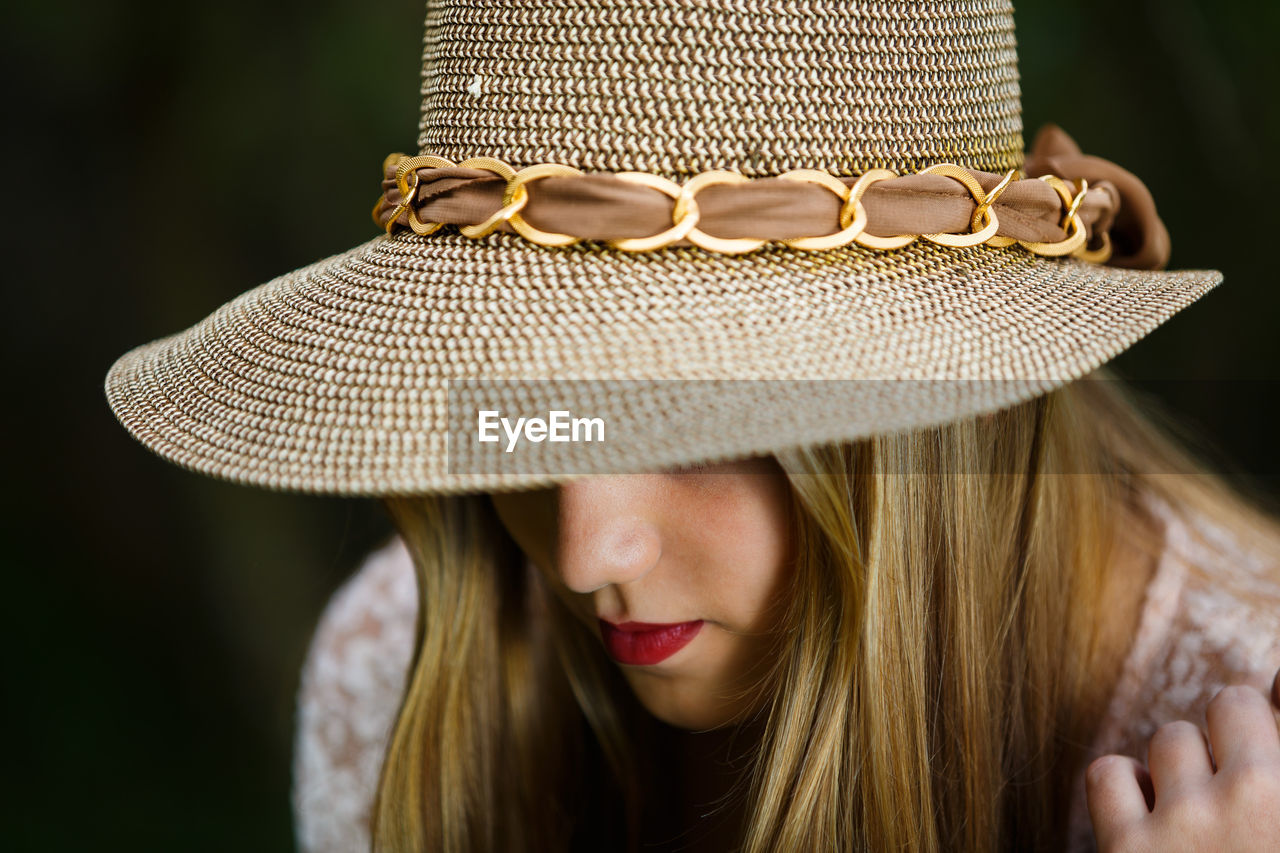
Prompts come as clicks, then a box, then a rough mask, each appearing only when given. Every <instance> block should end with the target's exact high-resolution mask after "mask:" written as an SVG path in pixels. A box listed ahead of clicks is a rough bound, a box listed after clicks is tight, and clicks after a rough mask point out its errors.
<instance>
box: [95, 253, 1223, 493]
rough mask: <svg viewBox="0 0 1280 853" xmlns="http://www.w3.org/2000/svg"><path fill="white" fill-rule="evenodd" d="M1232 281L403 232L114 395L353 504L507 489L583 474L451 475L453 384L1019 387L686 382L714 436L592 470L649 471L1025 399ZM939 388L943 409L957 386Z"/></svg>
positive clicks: (992, 257) (681, 432) (262, 296)
mask: <svg viewBox="0 0 1280 853" xmlns="http://www.w3.org/2000/svg"><path fill="white" fill-rule="evenodd" d="M1218 278H1219V276H1218V274H1217V273H1204V272H1188V273H1150V272H1132V271H1126V270H1113V269H1106V270H1103V269H1099V268H1097V267H1093V266H1090V265H1088V264H1085V263H1083V262H1079V261H1045V260H1040V259H1035V258H1033V257H1031V256H1029V255H1027V254H1026V253H1024V252H1021V251H1019V250H1017V249H989V248H985V247H978V248H973V249H965V250H951V249H943V248H940V247H934V246H930V245H925V244H921V245H914V246H911V247H908V248H906V249H903V250H900V251H899V252H896V253H893V254H880V253H875V252H869V251H866V250H861V249H844V250H839V251H834V252H827V253H822V254H819V255H810V254H804V253H799V252H795V251H791V250H787V249H777V250H772V251H765V252H759V253H755V254H752V255H743V256H723V255H713V254H709V253H706V252H703V251H702V250H700V249H673V250H666V251H663V252H656V253H652V254H647V255H628V254H624V253H620V252H605V251H592V250H589V249H584V248H579V247H571V248H568V249H561V250H548V249H537V248H534V249H531V248H530V247H529V245H528V244H527V243H525V242H524V241H522V240H521V239H520V238H518V237H515V236H513V235H503V234H495V235H493V236H491V237H490V238H488V239H486V240H485V241H482V242H477V241H472V240H469V239H467V238H465V237H461V236H459V235H456V234H449V235H445V234H439V235H432V236H431V237H419V236H417V235H413V234H404V235H401V236H397V237H393V238H388V237H378V238H376V239H375V240H373V241H371V242H370V243H368V244H365V245H364V246H361V247H358V248H356V249H354V250H352V251H351V252H349V253H346V254H344V255H340V256H337V257H335V258H331V259H329V260H326V261H322V262H320V263H318V264H316V265H313V266H311V267H307V268H304V269H302V270H299V271H297V272H294V273H290V274H288V275H285V276H283V277H281V278H279V279H276V280H275V281H272V282H269V283H268V284H266V285H263V286H262V287H260V288H258V289H257V290H254V291H251V292H249V293H247V294H245V295H244V296H242V297H240V298H239V299H237V300H235V301H234V302H232V303H230V304H228V305H227V306H224V307H223V308H222V309H220V310H219V311H218V312H216V313H215V314H214V315H213V316H211V317H210V318H208V319H207V320H205V321H204V322H203V323H201V324H200V325H198V326H196V327H195V328H193V329H191V330H189V331H188V332H185V333H183V334H181V335H178V336H176V337H173V338H169V339H166V340H162V341H158V342H156V343H154V344H151V345H148V346H146V347H143V348H141V349H139V350H136V351H134V352H133V353H130V354H129V355H127V356H125V357H124V358H123V359H121V361H120V362H118V363H117V364H116V366H115V367H114V368H113V370H112V372H111V375H110V376H109V378H108V393H109V396H110V399H111V403H112V406H113V408H114V409H115V411H116V413H117V414H118V415H119V417H120V418H121V420H122V421H123V422H124V423H125V425H126V426H127V427H128V428H129V429H130V430H131V431H132V432H133V433H134V434H135V435H136V436H137V437H138V438H139V439H141V440H142V441H143V442H144V443H145V444H147V445H148V446H149V447H151V448H152V449H154V450H156V451H157V452H159V453H161V454H162V455H164V456H166V457H167V458H169V459H172V460H173V461H175V462H178V463H180V464H182V465H185V466H188V467H190V468H193V469H195V470H197V471H201V472H203V473H206V474H212V475H214V476H218V477H224V478H227V479H232V480H236V481H240V482H244V483H252V484H256V485H262V486H269V487H275V488H286V489H299V490H306V491H321V492H336V493H347V494H378V493H406V492H440V493H447V492H457V491H478V490H485V491H488V490H492V489H499V488H514V487H518V486H531V485H538V484H542V483H550V482H554V481H556V480H558V479H562V476H561V475H563V473H564V469H563V468H557V467H555V466H554V465H552V467H550V468H549V470H544V471H537V470H534V471H520V470H512V471H509V472H505V473H504V472H498V473H493V474H451V473H450V470H449V460H448V458H447V454H446V439H445V434H446V429H447V424H448V420H447V412H446V402H447V400H446V389H445V380H446V379H461V378H485V377H488V378H513V379H521V378H527V379H537V378H541V377H560V378H618V379H622V378H629V379H642V378H662V379H691V380H692V379H698V380H717V379H720V380H724V379H775V380H783V379H841V380H847V379H854V378H857V379H864V380H870V379H895V380H903V384H904V385H905V384H906V380H912V379H949V380H953V379H985V380H1002V381H996V382H990V383H986V384H984V385H982V386H980V387H981V388H983V389H984V391H985V393H986V394H987V395H988V396H987V397H985V398H982V399H971V400H961V401H959V402H958V403H957V402H956V401H954V400H949V399H939V400H937V401H933V402H931V401H930V400H929V399H928V398H924V399H919V398H916V399H914V400H913V402H914V403H915V407H914V410H913V411H908V412H905V413H904V412H901V411H896V410H895V411H883V410H880V409H877V408H876V401H875V400H866V401H863V402H862V403H861V404H858V403H857V401H855V402H854V404H851V405H846V406H842V407H839V408H836V407H833V406H829V405H822V404H821V401H820V400H814V401H813V405H811V406H810V407H809V408H808V409H806V410H805V411H803V412H799V413H797V412H796V410H795V408H794V407H795V400H794V395H790V394H779V395H777V397H776V399H770V395H768V394H767V393H761V394H759V395H758V396H759V399H756V400H754V401H742V400H740V399H739V400H735V401H734V405H731V406H726V405H721V404H720V403H719V401H718V399H717V398H718V397H720V396H722V395H723V394H724V393H725V392H724V389H723V388H722V386H721V384H720V383H716V382H699V383H689V384H687V385H686V386H685V387H686V389H688V390H689V393H688V394H687V395H686V398H685V399H684V400H683V410H684V411H686V412H691V413H695V415H696V424H697V426H698V427H699V428H697V429H660V428H658V426H657V425H656V424H655V428H654V429H653V430H652V432H651V433H650V436H649V439H650V440H649V444H648V445H647V446H645V447H642V448H639V449H636V448H634V447H630V448H619V450H618V453H619V454H626V455H625V456H618V455H609V454H608V453H607V452H606V453H604V454H603V455H599V454H600V453H601V452H600V451H595V452H596V453H597V454H598V455H597V456H596V457H593V459H597V461H598V465H597V466H596V467H597V468H598V470H601V471H605V470H643V469H645V468H648V467H657V466H663V465H667V464H677V463H684V462H689V461H694V460H699V459H709V458H718V457H724V456H727V455H734V454H737V453H745V452H763V451H766V450H772V449H781V448H784V447H790V446H795V445H800V444H805V443H809V442H817V441H829V440H837V439H842V438H853V437H857V436H859V435H866V434H869V433H871V432H874V431H876V430H877V429H884V428H887V427H891V426H905V425H908V424H910V423H915V424H921V425H922V424H927V423H934V422H938V421H945V420H948V419H950V418H951V417H954V416H958V415H960V414H964V413H966V412H970V411H983V410H990V409H994V408H998V407H1000V406H1002V405H1007V404H1010V403H1013V402H1016V401H1018V400H1019V399H1023V398H1025V397H1029V396H1031V395H1032V393H1034V392H1035V391H1037V390H1039V391H1043V390H1048V389H1049V388H1052V387H1056V386H1057V385H1060V384H1062V383H1063V382H1065V381H1067V380H1069V379H1071V378H1074V377H1077V376H1080V375H1082V374H1084V373H1085V372H1087V371H1088V370H1090V369H1092V368H1093V367H1095V366H1097V365H1099V364H1101V363H1103V362H1104V361H1106V360H1107V359H1109V358H1110V357H1112V356H1113V355H1115V354H1116V353H1118V352H1120V351H1121V350H1123V349H1124V348H1125V347H1127V346H1128V345H1129V344H1131V343H1133V342H1134V341H1135V340H1137V339H1138V338H1140V337H1141V336H1142V335H1144V334H1145V333H1146V332H1148V331H1149V330H1150V329H1152V328H1154V327H1155V326H1157V325H1159V324H1160V323H1161V322H1162V321H1163V320H1164V319H1165V318H1167V317H1169V316H1170V315H1172V314H1173V313H1174V312H1175V311H1177V310H1179V309H1180V308H1182V307H1183V306H1185V305H1187V304H1188V303H1190V302H1191V301H1193V300H1194V299H1196V298H1197V297H1198V296H1200V295H1201V294H1202V293H1204V292H1205V291H1206V290H1208V289H1209V288H1210V287H1212V286H1213V285H1214V284H1215V283H1216V282H1217V281H1218ZM1016 380H1030V381H1031V382H1030V384H1024V383H1022V382H1019V381H1016ZM525 384H526V383H522V382H512V383H511V392H510V393H511V396H512V401H513V408H514V409H515V410H516V411H520V412H522V413H524V414H530V413H531V412H530V407H529V406H528V404H527V403H526V404H525V405H524V406H519V407H516V405H515V404H516V403H518V401H519V399H520V396H521V395H520V388H521V386H522V385H525ZM530 384H535V385H536V383H530ZM848 386H849V388H850V393H852V394H857V393H859V392H860V390H861V391H863V392H865V389H867V388H870V387H873V386H872V384H871V383H865V382H863V383H848ZM928 387H931V388H933V389H934V390H936V391H937V393H938V395H939V397H940V398H945V397H949V396H950V395H951V393H952V391H953V390H954V388H955V387H959V386H956V385H954V384H952V383H936V384H932V385H931V386H928ZM762 388H763V390H764V391H767V388H768V385H767V384H766V385H764V386H762ZM762 388H761V387H757V388H756V389H755V390H757V391H761V390H762ZM575 405H576V408H575V411H578V412H580V413H586V414H590V415H591V416H599V417H604V418H606V419H613V418H615V417H625V416H627V414H628V413H630V412H631V411H632V407H631V406H630V405H629V400H628V399H627V396H626V394H625V393H623V390H622V389H616V388H614V389H611V388H610V387H609V386H608V384H607V383H606V384H604V385H603V386H602V387H601V388H600V389H598V393H597V395H596V397H595V398H594V399H586V400H579V401H577V403H576V404H575ZM532 413H537V410H536V409H535V410H534V412H532ZM797 415H799V418H797ZM890 418H893V419H896V421H897V422H896V423H892V422H890V421H889V419H890ZM780 422H781V423H787V424H797V423H798V424H800V425H801V426H803V430H802V431H801V430H799V429H797V428H795V427H793V428H790V429H787V430H784V431H779V430H778V428H777V425H778V424H779V423H780Z"/></svg>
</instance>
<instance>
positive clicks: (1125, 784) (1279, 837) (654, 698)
mask: <svg viewBox="0 0 1280 853" xmlns="http://www.w3.org/2000/svg"><path fill="white" fill-rule="evenodd" d="M490 499H491V500H492V502H493V506H494V508H495V510H496V511H497V514H498V516H499V518H500V519H501V520H502V523H503V524H504V526H505V527H506V529H507V531H508V532H509V533H510V534H511V536H512V537H513V538H514V539H515V541H516V542H517V543H518V544H519V545H520V547H521V548H522V549H523V551H524V553H525V554H526V555H528V557H529V558H530V559H531V560H532V561H533V562H534V564H535V565H537V566H538V567H539V568H540V569H541V570H542V571H543V572H544V574H545V575H546V577H548V578H549V579H550V581H551V582H552V583H553V584H555V585H557V586H558V587H559V588H560V591H561V593H562V594H564V595H566V596H567V597H568V599H569V600H570V601H571V603H572V605H573V608H574V611H575V613H576V615H578V617H579V618H581V619H582V620H583V621H584V622H585V623H586V624H588V625H590V626H591V628H592V629H593V630H596V629H597V619H599V618H604V619H607V620H609V621H611V622H615V623H618V622H624V621H636V622H655V623H670V622H685V621H692V620H697V619H701V620H705V621H704V625H703V628H702V630H701V631H700V632H699V634H698V636H697V637H695V638H694V640H693V641H692V642H691V643H690V644H689V645H687V646H686V647H684V648H683V649H681V650H680V651H679V652H677V653H676V654H675V655H673V656H671V657H670V658H668V659H667V660H665V661H662V662H661V663H659V664H655V665H651V666H624V665H621V664H620V666H622V670H623V672H624V674H625V676H626V678H627V680H628V681H629V683H630V684H631V687H632V689H633V690H634V691H635V694H636V696H637V698H638V699H639V700H640V702H641V703H642V704H643V705H644V706H645V708H646V709H648V711H649V712H650V713H652V714H653V715H654V716H655V717H657V718H658V719H660V720H662V721H664V722H666V723H668V724H670V725H672V726H675V727H677V728H680V729H685V730H689V731H701V732H713V731H714V730H718V729H725V728H726V727H728V726H730V724H732V723H734V722H735V721H738V720H740V719H742V717H743V716H744V715H745V714H746V713H747V712H749V711H750V710H752V709H753V708H754V707H756V705H757V704H758V702H759V699H760V697H759V695H758V693H756V692H755V691H753V690H752V689H751V688H752V685H753V684H754V680H755V678H756V677H757V676H759V675H760V669H759V666H758V664H759V662H760V661H761V660H766V659H767V655H768V652H769V646H770V639H771V637H770V635H771V633H772V632H774V631H775V630H776V628H777V625H778V617H779V615H780V614H779V610H778V607H777V606H776V605H777V603H778V602H779V601H781V600H783V597H784V595H785V590H786V584H787V581H788V579H789V576H790V571H791V567H792V565H793V563H794V547H793V542H792V541H791V536H790V525H789V516H788V506H789V499H788V486H787V481H786V477H785V475H784V474H783V473H782V471H781V469H780V468H779V467H778V465H777V463H776V462H775V461H774V460H773V459H772V458H771V457H754V458H751V459H745V460H737V461H732V462H726V463H718V464H713V465H709V466H700V467H698V468H696V469H692V470H690V469H681V470H671V471H665V472H660V473H655V474H633V475H625V476H592V477H582V478H579V479H577V480H573V481H569V482H567V483H564V484H561V485H559V486H556V487H552V488H547V489H537V490H530V491H522V492H510V493H501V494H495V495H491V496H490ZM1118 565H1119V566H1120V567H1124V566H1129V567H1130V568H1131V570H1124V571H1121V570H1117V571H1116V572H1114V573H1112V577H1114V578H1117V579H1120V580H1117V581H1116V583H1117V584H1120V585H1119V586H1116V588H1115V589H1113V590H1111V593H1112V594H1111V595H1110V596H1109V597H1108V600H1111V601H1113V602H1116V604H1115V607H1114V609H1113V612H1111V613H1109V614H1103V615H1102V617H1101V618H1102V619H1103V636H1104V638H1105V640H1104V641H1105V642H1106V643H1107V644H1108V645H1109V646H1111V647H1113V648H1114V650H1115V655H1114V657H1115V659H1116V672H1108V673H1099V675H1100V678H1101V679H1102V680H1104V681H1108V682H1109V683H1112V682H1114V677H1115V675H1117V674H1118V667H1119V665H1120V664H1121V663H1122V662H1123V655H1124V649H1126V648H1127V645H1128V640H1129V639H1130V637H1131V636H1132V631H1133V628H1134V627H1135V626H1136V624H1137V618H1138V615H1139V613H1140V610H1141V602H1142V596H1143V593H1144V591H1145V585H1146V584H1145V582H1146V580H1147V579H1148V578H1149V577H1150V569H1151V566H1150V555H1142V554H1136V553H1127V552H1125V551H1124V550H1123V549H1122V551H1121V556H1120V558H1119V563H1118ZM1126 578H1127V579H1128V580H1124V579H1126ZM1135 578H1136V580H1135ZM1272 693H1273V701H1274V704H1275V706H1276V707H1277V708H1280V673H1277V675H1276V683H1275V685H1274V686H1273V688H1272ZM1208 724H1209V728H1208V735H1207V737H1206V736H1205V735H1204V734H1202V733H1201V731H1200V729H1199V728H1198V727H1196V726H1195V725H1193V724H1191V723H1187V722H1176V723H1170V724H1168V725H1166V726H1164V727H1162V728H1161V729H1160V730H1158V731H1157V732H1156V734H1155V735H1154V736H1153V737H1152V739H1151V743H1150V747H1149V751H1148V764H1146V765H1144V764H1142V763H1141V762H1138V761H1136V760H1135V759H1132V758H1129V757H1127V756H1120V755H1107V756H1103V757H1102V758H1099V759H1097V760H1096V761H1094V762H1093V763H1092V764H1091V765H1090V766H1089V768H1088V770H1087V772H1086V784H1087V794H1088V805H1089V810H1090V816H1091V819H1092V821H1093V825H1094V830H1095V834H1096V835H1097V838H1098V844H1099V849H1100V850H1102V851H1104V853H1110V851H1125V853H1127V851H1171V853H1173V852H1174V851H1202V850H1215V851H1257V850H1280V733H1278V731H1277V725H1276V717H1275V715H1274V712H1273V710H1272V703H1271V702H1269V701H1268V698H1267V697H1266V696H1264V695H1263V694H1262V693H1261V692H1259V691H1258V690H1255V689H1253V688H1251V687H1247V686H1236V687H1228V688H1225V689H1224V690H1222V691H1221V692H1220V693H1219V694H1218V695H1217V696H1216V697H1215V699H1214V700H1213V702H1212V703H1211V704H1210V706H1209V709H1208ZM708 736H713V735H704V736H703V737H708ZM714 737H717V738H718V737H719V735H714ZM708 743H709V742H708ZM716 744H717V745H718V744H719V740H717V741H716ZM703 749H706V747H705V746H704V747H703ZM707 763H710V762H707ZM704 769H705V768H704ZM699 772H700V771H699V770H698V769H697V768H696V767H693V766H690V765H689V762H688V761H685V763H684V766H683V767H682V768H681V772H680V773H679V774H677V775H675V776H674V777H672V778H681V776H686V777H687V776H692V775H695V774H698V773H699ZM702 784H705V785H706V786H707V789H706V790H707V792H710V791H713V790H723V785H716V784H713V783H710V782H706V781H705V780H704V783H700V785H702ZM699 799H703V798H701V797H700V798H699ZM703 801H706V799H703ZM735 817H736V816H735ZM688 818H689V819H690V822H692V821H694V820H695V819H696V813H695V812H692V811H691V812H690V814H689V815H688ZM732 822H733V821H732V820H730V821H728V822H727V823H732ZM712 849H714V844H712Z"/></svg>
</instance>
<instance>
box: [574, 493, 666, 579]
mask: <svg viewBox="0 0 1280 853" xmlns="http://www.w3.org/2000/svg"><path fill="white" fill-rule="evenodd" d="M647 480H649V478H647V477H644V476H643V475H621V476H588V477H583V478H580V479H578V480H572V481H570V482H567V483H563V484H561V486H560V519H559V521H560V524H559V527H560V540H559V543H558V553H557V559H556V564H557V566H558V569H559V573H560V579H561V581H563V582H564V585H565V586H567V587H568V588H569V589H571V590H573V591H574V592H581V593H587V592H594V591H596V590H597V589H600V588H602V587H605V586H608V585H610V584H625V583H632V582H634V581H637V580H639V579H640V578H642V577H644V576H645V575H647V574H648V573H649V572H650V571H652V570H653V568H654V566H656V565H657V564H658V558H659V557H660V556H661V555H662V538H661V536H660V534H659V530H658V526H657V525H656V524H655V523H654V517H655V516H654V508H655V507H656V505H657V504H656V502H655V501H654V493H653V490H652V488H651V484H650V483H646V482H645V481H647Z"/></svg>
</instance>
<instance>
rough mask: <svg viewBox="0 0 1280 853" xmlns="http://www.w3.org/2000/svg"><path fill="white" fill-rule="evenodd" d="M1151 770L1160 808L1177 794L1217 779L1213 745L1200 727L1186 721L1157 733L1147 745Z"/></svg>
mask: <svg viewBox="0 0 1280 853" xmlns="http://www.w3.org/2000/svg"><path fill="white" fill-rule="evenodd" d="M1147 766H1148V767H1149V768H1151V771H1150V772H1151V786H1152V789H1153V790H1154V791H1155V797H1156V806H1157V807H1159V805H1160V802H1161V799H1162V798H1164V797H1167V796H1168V795H1169V794H1171V793H1173V792H1174V791H1176V790H1179V789H1185V788H1190V787H1195V786H1198V785H1203V784H1205V783H1207V782H1208V781H1209V780H1211V779H1212V778H1213V762H1212V761H1211V760H1210V758H1209V742H1208V741H1206V740H1205V737H1204V733H1203V732H1201V731H1200V727H1199V726H1197V725H1195V724H1194V723H1188V722H1187V721H1186V720H1178V721H1177V722H1174V723H1165V724H1164V725H1163V726H1161V727H1160V728H1158V729H1156V733H1155V734H1154V735H1152V736H1151V742H1150V743H1149V744H1147Z"/></svg>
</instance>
